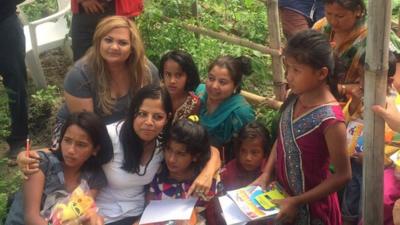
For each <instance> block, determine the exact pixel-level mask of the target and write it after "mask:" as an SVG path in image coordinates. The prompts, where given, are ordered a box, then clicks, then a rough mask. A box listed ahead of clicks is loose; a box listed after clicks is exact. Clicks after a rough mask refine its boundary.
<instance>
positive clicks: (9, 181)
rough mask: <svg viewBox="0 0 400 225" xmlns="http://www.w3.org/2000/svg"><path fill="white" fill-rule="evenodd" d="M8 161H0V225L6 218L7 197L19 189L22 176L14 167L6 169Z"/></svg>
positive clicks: (5, 159)
mask: <svg viewBox="0 0 400 225" xmlns="http://www.w3.org/2000/svg"><path fill="white" fill-rule="evenodd" d="M7 164H8V159H7V158H3V159H0V224H3V223H4V220H5V218H6V217H7V211H8V208H7V202H8V201H9V197H10V196H11V195H12V194H14V193H15V192H16V191H17V190H19V189H20V187H21V183H22V174H21V172H19V171H17V168H16V167H12V168H10V167H8V165H7Z"/></svg>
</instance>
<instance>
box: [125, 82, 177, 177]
mask: <svg viewBox="0 0 400 225" xmlns="http://www.w3.org/2000/svg"><path fill="white" fill-rule="evenodd" d="M145 99H160V100H161V103H162V105H163V109H164V111H165V113H166V115H167V116H168V118H167V120H168V121H167V124H166V125H165V126H164V129H163V131H162V132H161V133H160V134H159V136H158V140H159V141H160V143H161V145H164V144H165V142H166V137H167V134H168V130H169V127H170V123H171V121H170V118H169V117H170V115H172V102H171V98H170V96H169V94H168V92H167V91H166V90H165V89H163V88H161V87H160V86H157V85H154V84H150V85H146V86H144V87H142V88H141V89H139V91H138V92H137V93H136V94H135V96H134V97H133V99H132V102H131V105H130V107H129V111H128V114H127V115H128V116H127V117H126V118H125V120H124V121H123V124H122V127H121V131H120V134H119V140H120V142H121V145H122V150H123V153H124V161H123V164H122V169H123V170H125V171H127V172H130V173H139V167H140V159H141V158H142V155H143V141H142V140H141V139H140V138H139V136H138V135H137V134H136V132H135V130H134V129H133V121H134V120H135V118H136V116H137V113H138V112H139V109H140V106H142V104H143V101H144V100H145Z"/></svg>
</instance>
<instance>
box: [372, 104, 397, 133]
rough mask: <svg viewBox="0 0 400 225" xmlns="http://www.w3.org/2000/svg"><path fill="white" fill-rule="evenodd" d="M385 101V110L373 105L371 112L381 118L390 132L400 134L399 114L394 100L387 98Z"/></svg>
mask: <svg viewBox="0 0 400 225" xmlns="http://www.w3.org/2000/svg"><path fill="white" fill-rule="evenodd" d="M386 101H387V105H386V108H384V107H382V106H380V105H374V106H372V111H374V112H375V113H376V114H378V115H379V116H380V117H382V118H383V119H384V120H385V122H386V123H387V124H388V126H389V127H390V128H391V129H392V130H394V131H396V132H400V112H399V111H398V110H397V107H396V104H395V102H394V98H387V100H386Z"/></svg>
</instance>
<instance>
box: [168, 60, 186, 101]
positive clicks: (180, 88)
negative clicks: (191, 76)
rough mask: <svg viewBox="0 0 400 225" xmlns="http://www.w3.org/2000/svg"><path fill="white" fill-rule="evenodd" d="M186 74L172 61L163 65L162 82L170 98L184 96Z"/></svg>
mask: <svg viewBox="0 0 400 225" xmlns="http://www.w3.org/2000/svg"><path fill="white" fill-rule="evenodd" d="M187 77H188V76H187V74H186V73H185V72H184V71H183V70H182V67H181V66H180V65H179V64H178V63H177V62H175V61H174V60H172V59H168V60H167V61H165V63H164V71H163V80H164V84H165V87H166V88H167V90H168V93H169V94H170V95H171V96H176V95H182V94H185V86H186V81H187Z"/></svg>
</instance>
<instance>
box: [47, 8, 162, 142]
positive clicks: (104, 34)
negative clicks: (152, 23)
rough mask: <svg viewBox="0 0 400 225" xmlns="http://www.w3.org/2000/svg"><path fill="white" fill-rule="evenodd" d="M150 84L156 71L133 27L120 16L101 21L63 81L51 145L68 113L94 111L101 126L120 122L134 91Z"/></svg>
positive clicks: (155, 76)
mask: <svg viewBox="0 0 400 225" xmlns="http://www.w3.org/2000/svg"><path fill="white" fill-rule="evenodd" d="M151 82H152V83H158V82H159V79H158V71H157V69H156V68H155V66H154V65H153V64H152V63H151V62H150V61H149V60H148V59H147V58H146V57H145V53H144V47H143V42H142V40H141V38H140V34H139V31H138V29H137V27H136V25H135V24H134V23H133V22H132V21H131V20H129V19H128V18H126V17H122V16H110V17H106V18H104V19H103V20H102V21H101V22H100V23H99V24H98V25H97V27H96V31H95V33H94V36H93V45H92V47H91V48H90V49H89V50H88V51H87V53H86V54H85V56H84V57H83V58H82V59H81V60H79V61H78V62H76V63H75V64H74V66H73V68H72V69H71V70H70V71H69V72H68V74H67V76H66V78H65V81H64V97H65V104H64V105H63V106H62V108H61V109H60V111H59V113H58V115H57V122H56V126H55V129H54V133H53V143H57V140H58V137H59V128H60V127H61V125H62V124H63V123H64V120H65V118H67V117H68V115H69V114H70V113H72V112H80V111H89V112H95V113H96V114H98V115H99V116H100V117H101V118H102V120H103V122H104V123H105V124H109V123H113V122H115V121H118V120H121V119H123V118H124V116H125V114H126V112H127V110H128V106H129V104H130V100H131V99H132V96H133V95H134V94H135V92H136V91H137V90H139V89H140V88H141V87H142V86H144V85H146V84H148V83H151ZM53 147H56V146H55V145H54V144H53Z"/></svg>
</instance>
